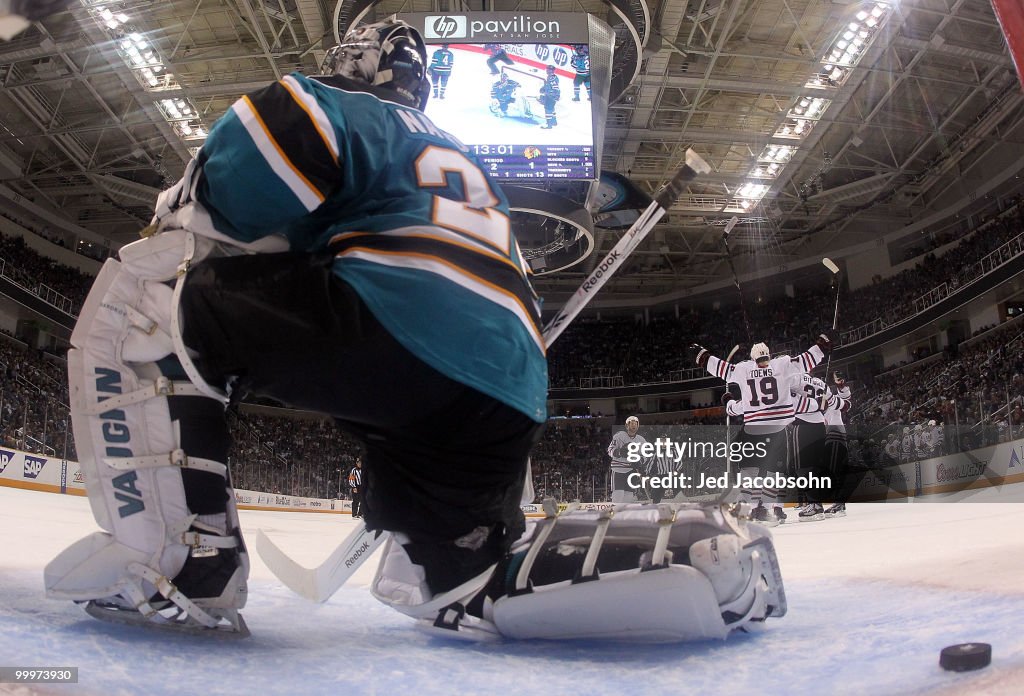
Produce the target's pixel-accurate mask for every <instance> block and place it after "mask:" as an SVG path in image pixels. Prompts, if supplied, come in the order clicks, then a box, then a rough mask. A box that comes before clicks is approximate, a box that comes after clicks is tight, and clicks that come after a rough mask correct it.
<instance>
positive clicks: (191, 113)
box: [82, 0, 207, 156]
mask: <svg viewBox="0 0 1024 696" xmlns="http://www.w3.org/2000/svg"><path fill="white" fill-rule="evenodd" d="M82 4H83V5H84V6H85V7H86V8H87V10H88V12H89V14H90V15H91V16H92V18H93V19H94V20H95V21H96V23H97V24H98V25H99V26H100V27H102V28H103V29H104V30H105V31H106V32H107V34H108V35H109V36H110V37H111V39H112V40H113V45H114V47H115V48H116V50H117V53H118V55H119V56H120V57H121V60H123V61H124V63H125V65H127V66H128V67H129V68H130V69H131V70H132V72H133V73H134V75H135V78H136V79H137V80H138V81H139V84H140V85H142V87H143V89H145V90H147V91H150V92H157V91H160V90H168V89H178V88H179V87H180V86H179V85H178V84H177V82H176V81H175V79H174V74H173V73H171V72H170V71H168V70H167V69H166V67H165V66H164V61H163V59H162V58H161V56H160V52H159V50H158V49H157V47H156V46H155V45H154V44H152V43H151V42H150V40H149V39H147V38H146V36H145V35H144V34H143V33H141V32H140V31H138V30H137V29H136V27H134V26H132V24H131V18H130V17H129V16H128V15H127V14H125V13H124V12H115V11H113V10H112V9H110V7H107V6H106V5H109V3H108V2H106V0H82ZM156 104H157V107H158V109H159V111H160V113H161V115H162V116H163V117H164V120H166V121H167V122H168V123H169V124H170V125H171V128H172V129H173V130H174V132H175V133H176V134H177V135H178V137H180V138H181V139H182V140H189V141H194V140H197V139H205V138H206V135H207V130H206V128H205V127H204V126H203V123H202V121H201V120H200V118H199V111H198V110H197V109H196V107H195V105H194V104H192V103H191V102H190V101H189V100H188V99H185V98H182V97H177V98H174V99H161V100H159V101H158V102H157V103H156ZM193 149H195V150H196V151H198V148H189V152H192V150H193ZM194 155H195V153H194V152H193V156H194Z"/></svg>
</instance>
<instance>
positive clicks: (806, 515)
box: [799, 503, 825, 522]
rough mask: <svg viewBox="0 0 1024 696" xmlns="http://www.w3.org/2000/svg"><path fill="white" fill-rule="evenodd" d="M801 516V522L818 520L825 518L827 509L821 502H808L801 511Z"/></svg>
mask: <svg viewBox="0 0 1024 696" xmlns="http://www.w3.org/2000/svg"><path fill="white" fill-rule="evenodd" d="M799 517H800V521H801V522H817V521H818V520H823V519H825V510H824V508H822V507H821V503H808V504H807V506H806V507H804V509H803V510H801V511H800V515H799Z"/></svg>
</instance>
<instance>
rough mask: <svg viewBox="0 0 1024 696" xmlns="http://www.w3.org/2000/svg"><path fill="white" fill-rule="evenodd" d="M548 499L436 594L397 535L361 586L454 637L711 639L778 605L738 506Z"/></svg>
mask: <svg viewBox="0 0 1024 696" xmlns="http://www.w3.org/2000/svg"><path fill="white" fill-rule="evenodd" d="M553 508H554V506H553V503H552V504H549V507H548V509H547V512H548V515H547V517H546V518H545V519H543V520H541V521H539V522H537V523H533V524H531V526H530V527H529V528H528V529H527V532H526V534H525V535H524V536H523V538H522V539H520V540H519V542H517V544H516V545H515V546H513V549H512V552H511V554H509V555H508V556H507V557H506V558H505V559H503V560H502V561H501V562H500V563H498V564H497V565H495V566H492V567H491V568H488V569H487V570H486V571H485V572H483V573H481V574H480V575H478V576H477V577H475V578H473V579H471V580H469V581H467V582H465V583H463V584H462V585H460V586H459V587H456V588H454V589H453V590H451V591H449V592H445V593H441V594H438V595H432V594H431V593H430V591H429V590H428V589H427V587H426V585H425V583H424V581H423V577H424V575H423V569H422V568H421V567H419V566H418V565H416V564H414V563H412V562H411V561H410V560H409V557H408V555H407V554H406V553H405V551H404V548H403V545H402V542H403V539H402V538H401V535H400V534H396V535H395V538H394V539H392V540H389V541H388V544H387V546H386V548H385V551H384V554H383V557H382V559H381V562H380V567H379V568H378V571H377V576H376V578H375V579H374V581H373V585H372V587H371V591H372V593H373V595H374V596H375V597H376V598H377V599H378V600H380V601H381V602H383V603H385V604H387V605H388V606H390V607H392V608H394V609H396V610H398V611H400V612H402V613H403V614H406V615H408V616H410V617H412V618H414V619H416V620H417V626H418V627H419V628H421V629H423V630H425V631H428V632H430V633H433V634H436V635H442V636H445V637H450V638H459V639H465V640H496V639H499V638H515V639H529V638H541V639H581V638H582V639H597V640H614V641H630V642H647V643H668V642H677V641H688V640H703V639H709V638H718V639H722V638H725V637H726V636H728V635H729V634H730V633H732V632H733V631H738V630H748V629H750V628H752V627H755V626H758V625H759V624H761V623H762V622H763V621H764V620H765V619H766V618H768V617H769V616H783V615H784V614H785V613H786V596H785V590H784V588H783V584H782V577H781V574H780V572H779V565H778V560H777V558H776V555H775V550H774V547H773V545H772V541H771V533H770V532H769V531H768V530H767V529H765V528H764V527H762V526H760V525H757V524H751V523H749V522H747V521H746V519H745V518H743V517H741V516H740V514H739V510H740V508H739V506H736V507H731V508H726V507H722V506H712V505H703V506H702V505H699V504H689V503H687V504H671V505H669V504H662V505H657V506H651V505H621V506H616V507H615V508H613V509H611V510H603V511H594V512H589V511H588V512H582V511H576V510H573V509H571V508H570V509H569V510H567V511H566V512H565V513H563V514H561V515H555V514H554V509H553Z"/></svg>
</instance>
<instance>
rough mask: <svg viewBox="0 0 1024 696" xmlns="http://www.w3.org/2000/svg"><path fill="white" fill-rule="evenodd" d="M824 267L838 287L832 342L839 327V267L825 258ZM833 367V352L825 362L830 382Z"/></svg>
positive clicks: (826, 373) (826, 376)
mask: <svg viewBox="0 0 1024 696" xmlns="http://www.w3.org/2000/svg"><path fill="white" fill-rule="evenodd" d="M821 263H822V265H823V266H824V267H825V268H827V269H828V270H829V271H831V273H832V283H833V284H834V285H835V286H836V311H835V312H834V313H833V314H832V334H833V335H831V336H829V338H831V339H832V340H835V338H836V337H835V333H836V328H837V327H838V326H839V286H840V283H839V266H837V265H836V262H835V261H833V260H832V259H830V258H829V257H827V256H826V257H825V258H823V259H822V260H821ZM831 367H832V351H829V352H828V360H826V361H825V379H826V380H828V371H829V368H831Z"/></svg>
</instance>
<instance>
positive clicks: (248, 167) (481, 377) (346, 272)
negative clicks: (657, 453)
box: [196, 73, 547, 422]
mask: <svg viewBox="0 0 1024 696" xmlns="http://www.w3.org/2000/svg"><path fill="white" fill-rule="evenodd" d="M389 95H390V93H389V92H387V91H384V90H377V89H375V88H372V87H365V86H363V85H358V84H356V83H353V82H351V81H349V80H346V79H345V78H342V77H322V78H308V77H305V76H303V75H300V74H297V73H296V74H292V75H288V76H287V77H285V78H283V79H282V80H280V81H278V82H275V83H273V84H272V85H270V86H268V87H267V88H265V89H263V90H261V91H258V92H255V93H253V94H250V95H247V96H244V97H242V98H241V99H239V100H238V101H237V102H235V104H234V105H233V106H232V107H231V109H230V110H229V111H228V112H227V113H226V114H225V115H224V117H222V118H221V119H220V120H219V121H218V122H217V123H216V124H215V125H214V127H213V128H212V129H211V131H210V134H209V137H208V139H207V141H206V143H205V144H204V145H203V148H202V149H201V150H200V152H199V155H198V164H200V165H201V166H202V177H201V179H200V181H199V185H198V187H197V192H196V196H197V198H198V199H199V201H200V202H201V203H202V204H203V205H204V206H205V207H206V208H207V209H208V210H209V211H210V213H211V216H212V217H213V219H214V222H215V224H216V226H217V228H218V229H219V230H220V231H221V232H223V233H224V234H227V235H229V236H231V237H233V238H235V239H238V240H240V241H242V242H251V241H254V240H256V239H258V238H261V237H264V236H267V235H270V234H282V235H284V236H285V237H287V238H288V240H289V242H290V244H291V247H292V248H293V249H295V250H300V251H306V252H314V253H315V252H330V253H332V254H334V255H335V258H334V270H335V272H336V273H337V274H338V275H339V276H340V277H341V278H343V279H344V280H345V281H346V282H347V283H348V284H349V285H351V287H352V288H353V289H354V290H355V291H356V292H357V293H358V294H359V296H360V297H361V298H362V299H363V301H364V302H365V303H366V305H367V306H368V307H369V308H370V310H371V311H372V312H373V313H374V315H375V316H376V317H377V319H378V321H380V322H381V324H383V325H384V326H385V328H387V330H388V331H389V332H390V333H391V334H392V335H393V336H394V337H395V338H396V339H397V340H398V341H399V342H400V343H401V344H402V345H403V346H404V347H405V348H406V349H407V350H409V351H410V352H411V353H413V354H414V355H416V356H417V357H418V358H420V359H421V360H423V361H424V362H425V363H427V364H428V365H430V366H431V367H433V368H434V369H436V370H438V371H439V372H441V373H443V374H444V375H446V376H448V377H450V378H451V379H453V380H456V381H458V382H460V383H462V384H465V385H467V386H469V387H472V388H474V389H476V390H478V391H481V392H483V393H485V394H488V395H489V396H492V397H493V398H495V399H497V400H499V401H501V402H503V403H505V404H507V405H509V406H511V407H513V408H515V409H517V410H519V411H521V412H522V413H524V414H526V415H527V416H529V417H530V418H532V419H533V420H535V421H537V422H542V421H543V420H544V419H545V416H546V413H545V411H546V409H545V401H546V398H547V362H546V358H545V343H544V338H543V335H542V331H541V321H540V306H539V302H538V300H537V297H536V295H535V294H534V292H533V289H532V287H531V285H530V281H529V277H528V276H529V269H528V267H527V265H526V262H525V261H524V259H523V256H522V253H521V252H520V250H519V246H518V244H517V242H516V239H515V237H514V236H513V234H512V231H511V226H510V221H509V210H508V202H507V200H506V199H505V196H504V195H503V194H502V192H501V190H500V189H498V188H497V187H496V186H495V185H494V183H493V182H492V181H491V180H490V179H489V178H488V177H487V175H486V173H485V172H484V171H483V169H482V168H481V167H480V166H479V164H478V163H477V161H476V160H475V159H474V158H473V156H472V155H471V154H470V153H469V151H468V149H467V148H466V147H465V146H464V145H462V144H461V143H460V142H459V141H458V140H457V139H456V138H454V137H453V136H451V135H449V134H447V133H445V132H443V131H441V130H440V129H438V128H437V127H436V126H435V125H434V124H433V123H431V121H430V120H429V119H428V118H427V117H426V116H424V115H423V114H422V113H421V112H420V111H418V110H416V109H412V108H409V107H406V106H404V105H401V104H399V103H396V102H394V101H389V100H388V99H389Z"/></svg>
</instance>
